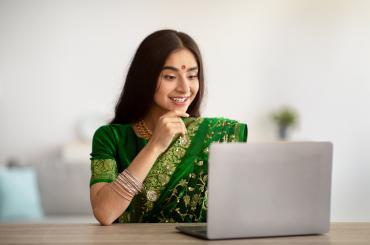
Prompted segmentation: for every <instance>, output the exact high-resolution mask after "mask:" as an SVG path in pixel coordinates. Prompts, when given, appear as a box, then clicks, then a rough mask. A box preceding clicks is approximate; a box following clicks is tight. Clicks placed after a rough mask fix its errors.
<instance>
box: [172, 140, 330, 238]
mask: <svg viewBox="0 0 370 245" xmlns="http://www.w3.org/2000/svg"><path fill="white" fill-rule="evenodd" d="M332 155H333V146H332V143H330V142H288V143H284V142H282V143H235V144H234V143H232V144H225V143H214V144H212V145H211V147H210V153H209V165H208V178H209V180H208V209H207V224H206V225H205V224H204V223H203V225H199V224H192V225H191V226H185V225H182V226H178V227H176V229H178V230H180V231H181V232H184V233H186V234H190V235H193V236H197V237H201V238H205V239H227V238H246V237H268V236H290V235H308V234H322V233H326V232H328V231H329V226H330V192H331V173H332Z"/></svg>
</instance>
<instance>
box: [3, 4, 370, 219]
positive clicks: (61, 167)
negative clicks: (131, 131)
mask: <svg viewBox="0 0 370 245" xmlns="http://www.w3.org/2000/svg"><path fill="white" fill-rule="evenodd" d="M163 28H170V29H176V30H179V31H183V32H186V33H188V34H189V35H191V36H192V37H193V38H194V39H195V40H196V42H197V43H198V44H199V46H200V48H201V51H202V55H203V58H204V63H205V78H206V90H207V93H206V97H205V101H204V102H205V103H204V104H203V110H202V112H203V116H207V117H214V116H222V117H229V118H233V119H237V120H240V121H243V122H246V123H247V124H248V126H249V137H248V140H249V141H275V140H279V137H278V131H279V129H278V125H277V123H276V121H274V120H273V119H272V118H273V117H272V114H273V113H276V112H277V111H279V110H280V109H281V108H284V106H289V107H290V108H293V109H294V111H295V114H294V115H296V117H295V118H294V119H297V120H296V121H297V123H296V124H295V127H293V128H288V132H287V140H294V141H302V140H310V141H331V142H333V144H334V162H333V185H332V209H331V219H332V221H370V151H369V150H368V147H369V143H368V142H369V137H370V129H369V126H370V113H369V106H370V46H369V43H370V1H361V0H353V1H351V0H346V1H344V0H343V1H341V0H337V1H334V0H280V1H272V0H271V1H267V0H264V1H257V0H253V1H248V0H244V1H236V0H227V1H226V0H224V1H221V0H220V1H216V0H214V1H212V0H203V1H195V0H187V1H173V0H159V1H142V0H135V1H134V0H132V1H113V0H107V1H82V0H75V1H69V0H66V1H46V0H45V1H41V0H34V1H20V0H15V1H13V0H0V118H1V119H0V165H1V166H2V167H1V171H0V222H1V220H2V221H3V222H14V221H19V220H21V221H25V220H35V219H36V220H38V221H39V222H69V223H70V222H85V221H86V222H93V221H94V219H93V217H92V215H91V210H90V203H89V196H88V193H89V177H90V169H89V167H90V165H89V164H90V162H89V153H90V144H91V137H92V134H93V132H94V130H95V129H96V128H97V127H98V126H100V125H102V124H104V123H106V122H107V121H108V120H109V119H110V118H111V117H112V116H113V109H114V106H115V103H116V101H117V99H118V95H119V93H120V91H121V89H122V86H123V81H124V78H125V75H126V72H127V68H128V66H129V64H130V61H131V58H132V56H133V55H134V53H135V50H136V48H137V47H138V45H139V43H140V42H141V41H142V40H143V39H144V38H145V37H146V36H147V35H148V34H150V33H152V32H154V31H156V30H159V29H163ZM143 89H145V88H143ZM6 166H7V167H6ZM9 166H10V167H9ZM24 204H27V207H25V205H24Z"/></svg>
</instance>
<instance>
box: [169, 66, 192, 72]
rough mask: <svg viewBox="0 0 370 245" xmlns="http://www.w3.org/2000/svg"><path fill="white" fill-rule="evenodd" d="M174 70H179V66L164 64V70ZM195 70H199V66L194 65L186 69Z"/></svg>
mask: <svg viewBox="0 0 370 245" xmlns="http://www.w3.org/2000/svg"><path fill="white" fill-rule="evenodd" d="M166 69H168V70H173V71H179V69H178V68H176V67H174V66H164V67H163V68H162V70H166ZM194 70H198V66H194V67H190V68H189V69H187V70H186V71H194Z"/></svg>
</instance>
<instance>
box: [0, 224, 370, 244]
mask: <svg viewBox="0 0 370 245" xmlns="http://www.w3.org/2000/svg"><path fill="white" fill-rule="evenodd" d="M175 226H176V224H115V225H112V226H100V225H98V224H71V225H67V224H63V225H54V224H53V225H50V224H0V244H67V243H68V244H161V245H165V244H210V243H212V244H356V245H359V244H370V223H332V225H331V230H330V232H329V233H328V234H326V235H314V236H295V237H294V236H293V237H275V238H258V239H234V240H218V241H207V240H201V239H198V238H193V237H190V236H186V235H184V234H182V233H179V232H178V231H177V230H175Z"/></svg>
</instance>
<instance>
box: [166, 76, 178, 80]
mask: <svg viewBox="0 0 370 245" xmlns="http://www.w3.org/2000/svg"><path fill="white" fill-rule="evenodd" d="M164 78H165V79H166V80H174V79H175V78H176V77H175V76H172V75H164Z"/></svg>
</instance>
